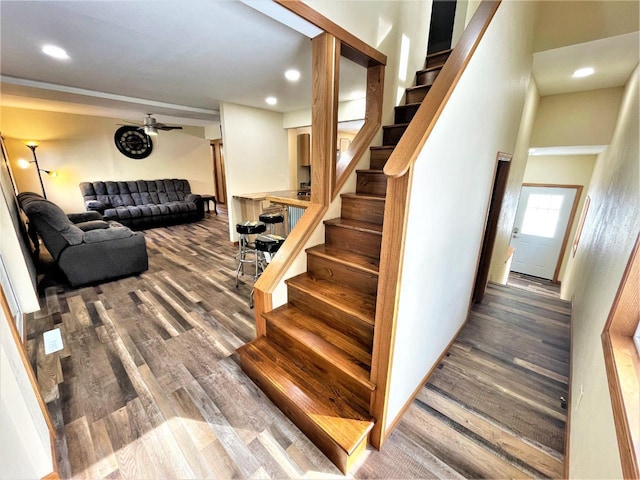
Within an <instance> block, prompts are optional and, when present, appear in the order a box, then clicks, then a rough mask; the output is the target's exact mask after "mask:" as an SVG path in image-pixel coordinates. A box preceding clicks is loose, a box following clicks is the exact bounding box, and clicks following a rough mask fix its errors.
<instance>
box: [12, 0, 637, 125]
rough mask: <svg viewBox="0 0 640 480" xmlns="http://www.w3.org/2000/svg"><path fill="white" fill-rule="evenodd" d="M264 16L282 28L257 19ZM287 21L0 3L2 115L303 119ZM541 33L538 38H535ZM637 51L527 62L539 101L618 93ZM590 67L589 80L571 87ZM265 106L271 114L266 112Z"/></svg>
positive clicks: (155, 5) (142, 0) (589, 48)
mask: <svg viewBox="0 0 640 480" xmlns="http://www.w3.org/2000/svg"><path fill="white" fill-rule="evenodd" d="M243 2H245V3H246V4H245V3H243ZM249 4H251V5H253V8H252V7H250V6H248V5H249ZM265 6H268V7H269V9H270V10H272V11H273V12H270V13H269V15H275V17H276V18H283V17H282V15H283V14H288V17H286V18H287V19H286V20H281V21H277V20H274V19H273V18H271V17H270V16H267V15H265V14H263V13H261V12H259V11H257V10H255V8H257V7H260V8H261V9H264V7H265ZM278 9H280V10H281V11H280V12H279V13H278ZM294 19H295V20H296V21H297V22H300V19H297V18H296V17H292V15H291V14H290V12H288V11H286V10H285V9H283V8H282V7H279V6H278V5H277V4H275V3H273V2H270V1H267V0H261V1H260V0H259V1H253V0H242V1H228V0H189V1H179V0H164V1H157V0H135V1H132V0H120V1H96V0H90V1H85V0H72V1H15V0H1V1H0V73H1V75H2V78H1V80H2V83H1V85H0V86H1V89H2V90H1V92H2V104H3V105H12V106H22V107H26V108H41V109H46V110H56V111H67V112H71V113H84V114H93V115H104V116H113V117H120V118H123V119H127V120H132V121H141V118H142V115H143V114H144V113H145V112H153V113H154V114H155V116H156V117H157V118H158V120H159V121H165V122H176V118H181V119H184V120H183V121H182V123H184V124H192V125H193V124H202V123H203V122H205V123H206V122H211V121H215V120H218V119H219V105H220V102H222V101H224V102H231V103H238V104H242V105H248V106H253V107H257V108H264V109H269V110H274V111H279V112H287V111H293V110H299V109H303V108H309V106H310V104H311V83H310V74H311V42H310V40H309V36H310V35H312V34H311V33H307V34H306V35H304V34H301V33H298V31H300V30H302V31H304V29H303V28H302V27H300V25H297V26H296V27H295V28H296V29H297V30H298V31H297V30H294V29H293V28H290V27H289V26H287V25H292V22H293V20H294ZM283 22H284V23H286V24H287V25H285V24H284V23H283ZM302 22H303V23H304V21H302ZM307 26H308V25H307ZM543 33H544V28H543V27H541V31H540V32H538V33H537V35H542V34H543ZM47 43H51V44H55V45H58V46H60V47H63V48H65V49H66V50H67V52H68V53H69V55H70V56H71V58H70V59H69V60H66V61H58V60H54V59H51V58H49V57H46V56H45V55H43V54H42V53H41V51H40V49H41V47H42V46H43V45H44V44H47ZM639 43H640V39H639V38H638V32H635V33H631V34H625V35H619V36H614V37H609V38H604V39H600V40H595V41H592V42H587V43H581V44H578V45H572V46H568V47H563V48H557V49H553V50H547V51H543V52H538V53H536V54H535V56H534V64H533V73H534V76H535V78H536V81H537V84H538V88H539V91H540V94H541V95H553V94H557V93H567V92H571V91H580V90H589V89H593V88H605V87H614V86H621V85H624V84H625V82H626V80H627V79H628V78H629V75H630V73H631V71H632V70H633V68H634V67H635V65H637V63H638V44H639ZM343 63H344V65H342V66H341V76H342V78H341V99H343V100H346V99H347V98H348V95H350V94H351V92H352V91H353V90H363V89H364V85H365V82H366V74H365V70H364V69H363V68H361V67H357V66H355V65H354V64H352V63H351V62H348V61H344V62H343ZM587 65H590V66H593V67H594V68H595V69H596V74H595V75H593V76H592V77H588V78H583V79H579V80H576V79H573V78H571V74H572V73H573V71H574V70H575V69H577V68H579V67H583V66H587ZM288 68H296V69H298V70H300V71H301V73H302V77H301V79H300V81H299V82H297V83H290V82H288V81H286V80H285V79H284V75H283V74H284V71H285V70H286V69H288ZM345 76H346V78H345ZM271 95H272V96H275V97H277V98H278V104H277V105H275V106H268V105H266V103H265V101H264V100H265V98H266V97H267V96H271Z"/></svg>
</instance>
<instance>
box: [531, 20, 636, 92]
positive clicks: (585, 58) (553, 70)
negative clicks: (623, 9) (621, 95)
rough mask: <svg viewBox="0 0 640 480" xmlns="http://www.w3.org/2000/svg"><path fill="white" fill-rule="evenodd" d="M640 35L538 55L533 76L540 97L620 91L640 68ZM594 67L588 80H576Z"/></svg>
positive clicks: (623, 36) (612, 38)
mask: <svg viewBox="0 0 640 480" xmlns="http://www.w3.org/2000/svg"><path fill="white" fill-rule="evenodd" d="M639 45H640V32H633V33H627V34H623V35H616V36H613V37H608V38H602V39H599V40H594V41H591V42H585V43H579V44H576V45H570V46H567V47H562V48H555V49H552V50H546V51H543V52H538V53H535V54H534V56H533V76H534V78H535V80H536V84H537V86H538V92H539V93H540V95H542V96H545V95H557V94H561V93H570V92H579V91H585V90H595V89H598V88H609V87H620V86H623V85H625V84H626V83H627V80H628V79H629V77H630V76H631V73H632V72H633V70H634V69H635V67H636V65H638V60H639V57H640V53H639V48H640V47H639ZM583 67H592V68H593V69H594V70H595V73H594V74H593V75H591V76H589V77H584V78H573V77H572V74H573V72H574V71H576V70H577V69H579V68H583Z"/></svg>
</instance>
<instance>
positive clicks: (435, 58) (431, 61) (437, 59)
mask: <svg viewBox="0 0 640 480" xmlns="http://www.w3.org/2000/svg"><path fill="white" fill-rule="evenodd" d="M449 55H451V52H449V51H445V52H444V53H440V54H435V55H429V56H427V58H426V59H425V64H424V68H431V67H440V66H442V65H444V63H445V62H446V61H447V59H448V58H449Z"/></svg>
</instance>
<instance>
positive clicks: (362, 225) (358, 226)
mask: <svg viewBox="0 0 640 480" xmlns="http://www.w3.org/2000/svg"><path fill="white" fill-rule="evenodd" d="M324 224H325V225H334V226H337V227H342V228H350V229H353V230H359V231H361V232H367V233H373V234H375V235H382V225H380V224H379V223H371V222H363V221H362V220H354V219H351V218H343V217H339V218H332V219H331V220H325V221H324Z"/></svg>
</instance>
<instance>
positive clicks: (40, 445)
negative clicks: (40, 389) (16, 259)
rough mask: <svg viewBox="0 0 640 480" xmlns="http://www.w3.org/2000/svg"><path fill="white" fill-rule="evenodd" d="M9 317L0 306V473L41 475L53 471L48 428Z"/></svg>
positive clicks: (12, 475)
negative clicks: (11, 329)
mask: <svg viewBox="0 0 640 480" xmlns="http://www.w3.org/2000/svg"><path fill="white" fill-rule="evenodd" d="M3 235H4V233H3ZM10 321H12V320H11V319H8V318H7V317H6V315H5V313H4V310H2V308H0V432H2V434H1V435H0V469H1V470H2V473H0V476H2V478H10V479H14V478H15V479H22V478H29V479H31V478H34V479H35V478H42V477H44V476H45V475H47V474H49V473H51V472H52V471H53V459H52V456H51V447H50V440H49V429H48V427H47V423H46V420H45V418H44V415H43V414H42V410H40V406H39V404H38V400H37V397H36V395H35V392H34V390H33V388H32V386H31V383H30V382H29V378H28V377H27V373H26V371H25V369H24V364H23V363H22V361H21V358H20V353H19V351H18V348H19V347H18V346H17V345H16V343H15V342H14V341H13V337H12V336H11V331H10V330H9V324H8V322H10Z"/></svg>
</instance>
